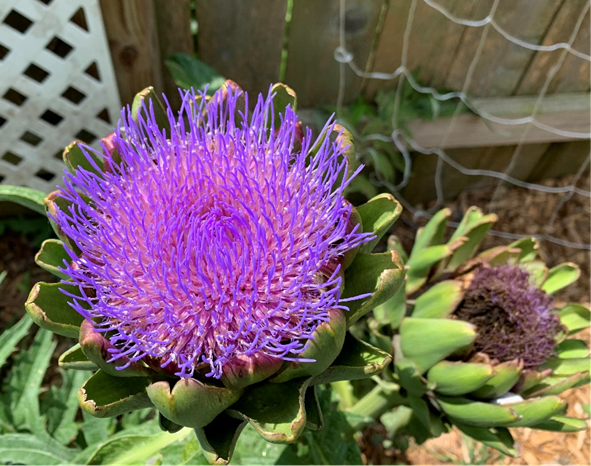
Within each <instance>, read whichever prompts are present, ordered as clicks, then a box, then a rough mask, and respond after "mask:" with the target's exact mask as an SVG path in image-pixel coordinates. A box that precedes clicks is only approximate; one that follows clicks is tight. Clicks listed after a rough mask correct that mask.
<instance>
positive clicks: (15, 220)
mask: <svg viewBox="0 0 591 466" xmlns="http://www.w3.org/2000/svg"><path fill="white" fill-rule="evenodd" d="M8 232H13V233H19V234H20V235H21V236H24V237H25V238H27V240H29V241H30V243H31V246H33V247H36V248H38V247H39V246H41V243H42V242H43V241H44V240H45V239H47V238H49V237H51V236H53V232H52V230H51V227H50V225H49V222H48V221H47V219H46V218H45V217H6V218H0V236H3V235H5V234H7V233H8Z"/></svg>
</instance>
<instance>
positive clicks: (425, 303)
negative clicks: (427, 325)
mask: <svg viewBox="0 0 591 466" xmlns="http://www.w3.org/2000/svg"><path fill="white" fill-rule="evenodd" d="M463 297H464V293H463V292H462V284H461V283H460V282H457V281H455V280H444V281H442V282H439V283H437V284H436V285H433V286H432V287H431V288H429V289H428V290H427V291H425V292H424V293H422V294H421V295H420V296H419V297H418V298H417V299H416V301H415V305H414V308H413V310H412V316H413V317H421V318H424V319H425V318H430V319H443V318H445V317H448V316H449V315H450V314H451V313H452V312H454V311H455V309H456V307H458V304H460V302H461V301H462V299H463Z"/></svg>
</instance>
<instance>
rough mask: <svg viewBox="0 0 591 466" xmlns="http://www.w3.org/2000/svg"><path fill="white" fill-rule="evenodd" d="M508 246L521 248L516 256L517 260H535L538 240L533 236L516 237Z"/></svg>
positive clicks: (538, 244)
mask: <svg viewBox="0 0 591 466" xmlns="http://www.w3.org/2000/svg"><path fill="white" fill-rule="evenodd" d="M509 247H510V248H516V249H520V250H521V252H520V253H519V257H518V261H519V262H530V261H533V260H535V258H536V256H537V255H538V250H539V249H540V242H539V241H538V240H537V239H536V238H533V237H530V238H522V239H518V240H517V241H513V242H512V243H511V244H510V245H509Z"/></svg>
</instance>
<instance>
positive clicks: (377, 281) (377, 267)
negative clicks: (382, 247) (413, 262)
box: [342, 251, 404, 326]
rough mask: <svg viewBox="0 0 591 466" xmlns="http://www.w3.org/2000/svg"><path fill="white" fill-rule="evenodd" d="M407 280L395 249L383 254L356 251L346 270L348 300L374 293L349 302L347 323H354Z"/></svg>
mask: <svg viewBox="0 0 591 466" xmlns="http://www.w3.org/2000/svg"><path fill="white" fill-rule="evenodd" d="M403 283H404V266H403V264H402V262H401V260H400V257H399V256H398V254H397V253H396V251H390V252H384V253H380V254H363V253H359V254H357V257H355V260H354V261H353V263H352V264H351V266H350V267H349V268H348V269H347V270H346V271H345V290H344V291H343V294H342V298H343V299H348V298H352V297H355V296H361V295H364V294H367V293H372V295H371V296H370V297H368V298H364V299H357V300H355V301H350V302H347V303H346V304H347V306H348V307H349V312H345V315H346V317H347V323H348V325H349V326H350V325H352V324H353V323H354V322H356V321H357V320H358V319H359V318H361V317H362V316H363V315H365V314H366V313H368V312H369V311H371V310H372V309H373V308H375V307H377V306H379V305H380V304H382V303H385V302H386V301H388V300H389V299H390V298H391V297H392V296H394V294H395V293H396V292H397V291H398V290H399V289H400V287H401V286H402V284H403Z"/></svg>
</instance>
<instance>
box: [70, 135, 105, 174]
mask: <svg viewBox="0 0 591 466" xmlns="http://www.w3.org/2000/svg"><path fill="white" fill-rule="evenodd" d="M81 144H83V143H82V142H81V141H74V142H73V143H71V144H70V145H69V146H67V147H66V148H65V150H64V155H63V157H64V162H65V164H66V166H67V167H68V170H70V172H72V173H75V172H76V170H78V169H83V170H86V171H88V172H90V173H94V174H96V175H99V176H100V175H102V174H103V167H104V165H105V162H104V160H103V159H102V158H99V157H98V155H96V154H95V153H94V152H92V151H90V150H88V149H87V148H85V149H84V150H83V149H82V148H81V147H80V145H81Z"/></svg>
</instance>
